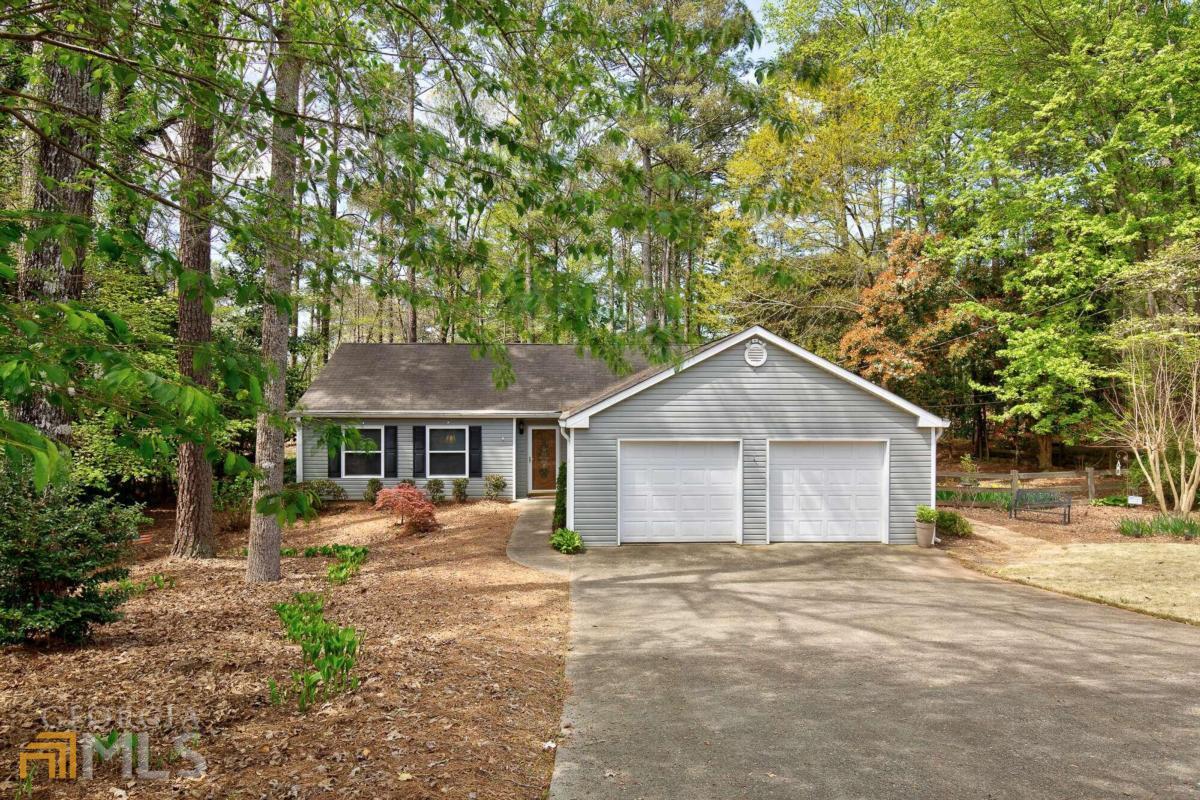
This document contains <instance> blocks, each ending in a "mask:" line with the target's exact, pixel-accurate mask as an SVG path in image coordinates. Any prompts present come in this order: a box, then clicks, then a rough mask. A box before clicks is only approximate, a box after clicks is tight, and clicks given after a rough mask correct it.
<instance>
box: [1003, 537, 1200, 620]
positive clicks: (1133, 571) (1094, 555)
mask: <svg viewBox="0 0 1200 800" xmlns="http://www.w3.org/2000/svg"><path fill="white" fill-rule="evenodd" d="M988 571H990V572H992V573H993V574H995V575H997V576H999V577H1002V578H1006V579H1008V580H1013V581H1017V582H1020V583H1025V584H1028V585H1030V586H1037V587H1040V588H1042V589H1050V590H1052V591H1056V592H1061V593H1063V594H1069V595H1073V596H1075V597H1081V598H1083V599H1086V600H1093V601H1096V602H1100V603H1106V604H1108V605H1112V606H1118V607H1120V608H1128V609H1132V610H1135V611H1141V612H1143V613H1146V614H1153V615H1154V616H1158V617H1163V618H1166V619H1173V620H1177V621H1179V622H1188V623H1191V624H1193V625H1200V548H1197V547H1195V546H1187V545H1184V544H1173V543H1167V542H1137V543H1133V542H1131V543H1122V544H1071V545H1066V546H1053V545H1047V546H1045V547H1039V548H1037V549H1035V550H1032V551H1027V552H1023V553H1021V554H1020V555H1019V556H1017V558H1016V560H1014V561H1012V562H1010V563H1008V564H1005V565H1004V566H1000V567H996V568H995V569H992V570H988Z"/></svg>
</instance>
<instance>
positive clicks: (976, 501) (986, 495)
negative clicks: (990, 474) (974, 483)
mask: <svg viewBox="0 0 1200 800" xmlns="http://www.w3.org/2000/svg"><path fill="white" fill-rule="evenodd" d="M936 497H937V501H938V503H939V504H940V503H945V504H946V505H950V506H954V505H970V506H976V507H980V508H998V509H1000V510H1002V511H1007V510H1008V509H1009V507H1010V506H1011V505H1012V494H1011V493H1009V492H1001V491H993V490H988V489H938V490H937V494H936Z"/></svg>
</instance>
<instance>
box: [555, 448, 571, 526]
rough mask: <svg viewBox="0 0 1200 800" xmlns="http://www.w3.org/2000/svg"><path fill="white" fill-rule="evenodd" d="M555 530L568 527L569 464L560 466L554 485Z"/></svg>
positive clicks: (565, 463) (564, 463)
mask: <svg viewBox="0 0 1200 800" xmlns="http://www.w3.org/2000/svg"><path fill="white" fill-rule="evenodd" d="M552 527H553V529H554V530H556V531H557V530H558V529H559V528H566V527H567V462H565V461H564V462H563V463H561V464H559V465H558V479H557V480H556V481H555V483H554V523H553V526H552Z"/></svg>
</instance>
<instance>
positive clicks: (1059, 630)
mask: <svg viewBox="0 0 1200 800" xmlns="http://www.w3.org/2000/svg"><path fill="white" fill-rule="evenodd" d="M547 513H548V506H545V507H543V506H536V507H532V506H531V508H530V510H529V512H527V514H524V515H522V520H521V523H520V524H519V525H518V531H516V532H515V533H514V536H513V544H512V546H511V547H510V553H511V554H512V555H513V557H514V558H516V559H517V560H519V561H521V562H522V563H527V564H530V565H531V566H537V567H539V568H545V569H554V570H563V569H565V570H567V572H568V574H569V575H570V577H571V595H572V608H573V613H572V622H571V650H570V653H569V656H568V663H567V677H568V681H569V684H570V686H569V689H570V695H569V698H568V701H567V705H566V709H565V712H564V727H565V728H566V729H568V730H571V731H573V732H572V734H571V735H569V736H567V737H565V738H564V739H563V740H562V742H561V744H560V746H559V750H558V754H557V760H556V765H555V772H554V778H553V783H552V785H551V790H550V796H551V798H554V799H555V800H583V799H584V798H646V800H673V799H675V798H678V800H708V799H711V800H736V799H737V798H746V800H751V799H752V800H765V799H768V798H780V799H781V800H783V799H785V798H786V800H799V799H800V798H812V800H835V799H837V798H862V799H863V800H867V799H868V798H869V799H870V800H882V799H884V798H897V799H899V798H904V799H905V800H909V799H910V798H921V799H922V800H940V799H941V798H944V799H945V800H965V799H966V798H980V799H982V798H1020V799H1021V800H1036V799H1037V798H1045V799H1046V800H1067V799H1068V798H1072V799H1073V798H1081V799H1083V798H1086V799H1087V800H1093V799H1095V798H1108V797H1114V798H1126V797H1135V798H1160V799H1162V798H1191V799H1192V800H1195V799H1196V798H1200V629H1196V628H1192V627H1188V626H1185V625H1180V624H1177V623H1170V622H1163V621H1160V620H1156V619H1152V618H1149V617H1144V616H1141V615H1138V614H1134V613H1130V612H1125V611H1121V610H1117V609H1112V608H1108V607H1104V606H1099V605H1094V604H1091V603H1087V602H1084V601H1078V600H1072V599H1070V598H1065V597H1061V596H1058V595H1054V594H1050V593H1047V592H1042V591H1039V590H1036V589H1031V588H1027V587H1023V586H1017V585H1013V584H1009V583H1005V582H1002V581H998V580H994V579H990V578H987V577H984V576H980V575H977V574H976V573H973V572H971V571H969V570H966V569H965V568H963V567H961V566H959V565H958V564H956V563H954V562H953V561H952V560H951V559H949V558H947V557H946V556H945V555H944V554H941V553H936V552H927V551H917V550H916V549H915V548H907V547H884V546H879V545H772V546H769V547H737V546H726V545H703V546H692V545H663V546H641V547H637V546H626V547H623V548H618V549H611V550H599V549H597V550H591V551H589V552H588V553H586V554H584V555H582V556H576V557H572V558H569V559H568V558H567V557H564V556H558V555H557V554H554V553H553V552H552V551H550V550H549V548H548V547H546V546H545V539H546V536H547V535H548V533H549V524H548V523H549V519H548V517H546V518H545V519H543V517H545V516H546V514H547ZM539 528H540V530H539ZM542 548H544V552H543V550H542ZM547 554H548V555H547Z"/></svg>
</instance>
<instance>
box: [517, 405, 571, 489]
mask: <svg viewBox="0 0 1200 800" xmlns="http://www.w3.org/2000/svg"><path fill="white" fill-rule="evenodd" d="M521 421H522V422H523V423H524V424H525V433H524V434H520V433H518V434H517V497H528V496H529V429H530V428H531V427H532V426H534V425H537V426H551V425H552V426H554V427H556V428H557V427H558V420H557V419H553V418H552V419H526V420H521ZM566 460H567V440H566V439H565V438H563V436H562V434H561V433H560V434H559V437H558V463H560V464H561V463H562V462H564V461H566Z"/></svg>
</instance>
